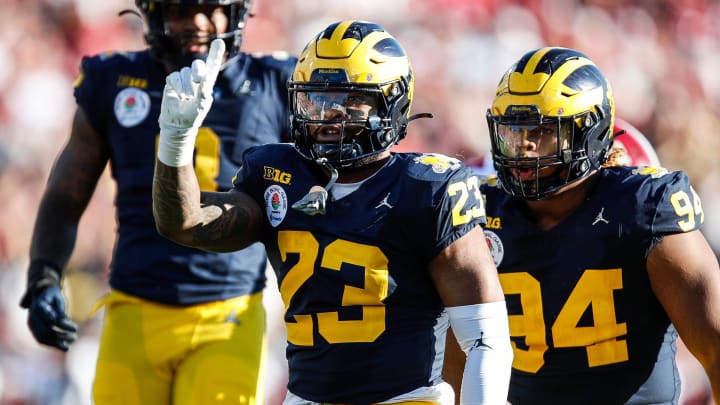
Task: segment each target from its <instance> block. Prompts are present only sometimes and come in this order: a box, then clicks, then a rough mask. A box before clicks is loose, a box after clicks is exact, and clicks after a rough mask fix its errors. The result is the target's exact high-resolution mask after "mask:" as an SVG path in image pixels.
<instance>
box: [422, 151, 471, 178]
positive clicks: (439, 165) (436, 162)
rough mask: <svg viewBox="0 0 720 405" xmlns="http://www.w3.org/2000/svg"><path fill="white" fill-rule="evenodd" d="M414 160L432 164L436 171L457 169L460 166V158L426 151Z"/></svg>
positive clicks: (442, 171) (443, 171)
mask: <svg viewBox="0 0 720 405" xmlns="http://www.w3.org/2000/svg"><path fill="white" fill-rule="evenodd" d="M414 160H415V163H420V164H424V165H428V166H431V167H432V170H433V171H434V172H435V173H445V172H446V171H448V170H455V169H457V168H458V167H460V161H459V160H457V159H455V158H451V157H450V156H445V155H441V154H438V153H426V154H424V155H422V156H418V157H416V158H415V159H414Z"/></svg>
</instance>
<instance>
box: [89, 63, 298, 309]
mask: <svg viewBox="0 0 720 405" xmlns="http://www.w3.org/2000/svg"><path fill="white" fill-rule="evenodd" d="M294 65H295V59H294V58H285V59H284V60H279V59H278V58H275V57H270V56H263V57H260V56H251V55H247V54H241V55H239V56H238V57H237V58H235V59H233V60H232V61H231V62H230V63H229V64H228V66H227V67H226V68H225V69H224V70H223V71H222V72H221V74H220V77H218V80H217V84H216V86H215V90H214V99H215V101H214V103H213V106H212V109H211V110H210V112H209V114H208V116H207V118H206V119H205V121H204V123H203V125H204V126H203V127H202V128H200V130H199V132H198V137H197V142H196V146H195V162H194V163H195V171H196V173H197V176H198V180H199V182H200V186H201V188H202V189H203V190H204V191H215V190H227V189H229V188H230V187H231V186H232V177H233V175H234V174H235V172H236V171H237V169H238V167H239V162H240V158H241V156H242V153H243V152H244V151H245V150H246V149H247V148H249V147H250V146H253V145H257V144H264V143H270V142H278V141H281V140H285V137H287V136H289V121H288V114H289V113H288V106H287V99H288V97H287V89H286V82H287V80H288V78H289V77H290V75H291V73H292V70H293V68H294ZM81 67H82V71H81V75H80V77H79V78H78V80H77V81H76V85H75V98H76V100H77V104H78V106H79V108H81V109H82V110H83V111H84V112H85V115H86V116H87V118H88V121H89V122H90V124H91V125H92V126H93V128H94V129H95V131H97V133H98V134H100V135H101V136H103V137H104V138H105V140H106V142H107V144H108V145H109V148H110V155H111V156H110V165H111V170H112V176H113V178H114V179H115V181H116V183H117V197H116V201H115V204H116V207H117V221H118V239H117V243H116V246H115V251H114V255H113V260H112V265H111V269H112V271H111V274H110V285H111V286H112V287H113V288H115V289H117V290H120V291H122V292H124V293H127V294H131V295H134V296H137V297H141V298H145V299H148V300H151V301H155V302H161V303H166V304H174V305H189V304H196V303H201V302H209V301H215V300H222V299H226V298H230V297H234V296H238V295H242V294H249V293H253V292H257V291H259V290H261V289H262V288H263V287H264V285H265V276H264V268H265V262H266V258H265V254H264V252H263V249H262V246H261V245H259V244H258V245H256V246H252V247H250V248H248V249H247V250H245V251H242V252H235V253H226V254H215V253H207V252H203V251H201V250H197V249H192V248H188V247H184V246H180V245H177V244H175V243H173V242H170V241H169V240H167V239H165V238H163V237H162V236H160V235H159V234H158V233H157V232H156V230H155V222H154V219H153V216H152V195H151V189H152V181H153V169H154V164H155V156H156V151H157V146H156V145H157V140H158V134H159V131H160V129H159V126H158V116H159V114H160V102H161V100H162V91H163V87H164V85H165V76H166V72H165V71H164V70H163V68H162V66H161V65H160V64H158V63H157V62H156V61H155V60H154V59H152V58H151V57H150V54H149V52H148V51H142V52H132V53H109V54H102V55H99V56H93V57H85V58H83V60H82V66H81Z"/></svg>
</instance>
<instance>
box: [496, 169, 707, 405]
mask: <svg viewBox="0 0 720 405" xmlns="http://www.w3.org/2000/svg"><path fill="white" fill-rule="evenodd" d="M482 191H483V194H484V195H485V197H486V203H487V207H486V208H487V216H488V225H487V227H486V230H485V238H486V241H487V243H488V246H489V247H490V249H491V253H492V254H493V258H494V259H495V263H496V265H497V266H498V271H499V273H500V281H501V284H502V287H503V291H504V293H505V299H506V302H507V305H508V314H509V321H510V334H511V339H512V344H513V348H514V352H515V358H514V361H513V372H512V378H511V385H510V394H509V401H510V402H511V403H512V404H513V405H518V404H529V403H530V404H545V403H548V404H604V405H607V404H622V403H675V402H677V399H678V395H679V379H678V374H677V368H676V365H675V360H674V355H675V340H676V338H677V333H676V332H675V330H674V328H673V327H672V325H671V324H670V320H669V318H668V317H667V315H666V313H665V311H664V310H663V308H662V306H661V305H660V303H659V302H658V300H657V299H656V297H655V295H654V294H653V291H652V289H651V286H650V282H649V278H648V274H647V271H646V268H645V259H646V256H647V254H648V252H649V250H650V249H651V248H652V247H653V246H654V244H655V243H657V242H658V241H659V240H660V239H661V238H662V236H663V235H666V234H671V233H678V232H688V231H692V230H694V229H698V228H699V227H700V226H701V224H702V223H703V221H704V216H703V212H702V208H701V205H700V200H699V198H698V196H697V194H696V193H695V192H694V190H693V189H692V187H691V186H690V184H689V180H688V178H687V176H686V175H685V174H684V173H682V172H667V171H665V170H664V169H654V168H632V167H613V168H607V169H603V170H602V171H601V173H600V180H599V183H598V185H597V186H596V188H595V189H594V191H593V192H592V194H591V195H590V196H589V198H588V199H587V200H586V201H585V202H584V204H583V205H582V206H581V207H580V208H578V210H577V211H575V212H574V213H572V214H571V215H570V216H569V217H568V218H566V219H565V220H563V221H562V222H561V223H559V224H558V225H557V226H555V227H554V228H551V229H549V230H542V229H540V228H538V227H537V226H535V225H534V224H533V222H532V221H531V220H530V219H529V218H528V215H527V213H526V211H525V209H524V202H523V201H521V200H517V199H513V198H511V197H509V196H508V195H507V194H506V193H505V192H504V191H503V190H502V189H501V188H499V187H498V186H495V185H492V184H491V183H490V182H489V183H488V184H484V185H483V186H482Z"/></svg>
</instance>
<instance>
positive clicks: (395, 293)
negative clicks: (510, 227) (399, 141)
mask: <svg viewBox="0 0 720 405" xmlns="http://www.w3.org/2000/svg"><path fill="white" fill-rule="evenodd" d="M326 182H327V178H326V176H324V175H323V174H322V172H321V169H320V167H319V166H318V165H317V164H315V163H314V162H311V161H309V160H305V159H303V158H301V157H300V155H299V154H298V153H297V151H296V150H295V149H294V148H293V146H291V145H288V144H280V145H266V146H262V147H258V148H254V149H251V150H250V151H248V153H247V154H246V156H245V159H244V161H243V166H242V169H241V171H240V172H239V173H238V177H237V179H236V182H235V186H236V189H237V190H239V191H243V192H245V193H248V194H249V195H251V196H252V197H253V198H254V199H255V200H256V201H257V202H258V204H260V206H261V207H262V208H263V209H264V210H265V212H266V217H265V222H266V227H265V234H264V237H263V243H264V244H265V246H266V248H267V252H268V257H269V259H270V262H271V263H272V265H273V268H274V269H275V272H276V274H277V278H278V281H279V288H280V293H281V295H282V298H283V301H284V302H285V308H286V312H285V325H286V327H287V332H288V348H287V358H288V362H289V369H290V376H289V384H288V389H289V390H290V391H291V392H293V393H294V394H296V395H298V396H300V397H302V398H304V399H307V400H312V401H317V402H331V403H353V404H368V403H373V402H379V401H382V400H385V399H388V398H391V397H393V396H396V395H399V394H402V393H406V392H409V391H412V390H414V389H416V388H418V387H422V386H429V385H432V384H436V383H438V382H440V368H441V365H442V356H443V353H444V350H443V347H444V333H445V331H446V328H447V323H446V322H441V321H440V319H439V316H440V315H441V312H442V309H443V306H442V303H441V301H440V298H439V296H438V294H437V292H436V290H435V288H434V285H433V283H432V280H431V278H430V275H429V272H428V265H429V263H430V261H431V260H432V259H433V258H434V257H436V255H437V254H438V253H439V252H440V251H442V250H443V249H444V248H445V247H447V246H448V245H450V244H451V243H452V242H453V241H455V240H457V239H458V238H460V237H461V236H462V235H464V234H466V233H467V232H468V231H470V230H471V229H472V228H473V227H475V226H477V225H478V224H481V223H484V220H485V216H484V210H483V208H482V198H481V196H480V193H479V187H478V179H477V177H475V176H472V175H471V173H470V171H469V169H467V168H466V167H465V166H463V165H462V164H461V163H460V162H459V161H458V160H456V159H452V158H449V157H446V156H443V155H434V154H428V155H423V154H394V155H393V156H392V158H391V159H390V161H389V162H388V164H387V165H386V166H385V167H384V168H383V169H381V170H380V171H379V172H377V173H376V174H375V175H374V176H372V177H371V178H369V179H367V180H366V181H364V182H363V183H362V184H361V185H360V186H359V188H358V189H357V190H355V191H354V192H352V193H351V194H349V195H347V196H345V197H343V198H340V199H338V200H332V199H331V200H329V201H328V205H327V209H326V213H325V214H324V215H315V216H309V215H307V214H304V213H302V212H300V211H298V210H295V209H293V208H291V206H292V204H293V203H295V202H296V201H298V200H300V199H302V198H303V196H304V195H305V194H306V193H307V192H308V190H309V189H310V188H311V187H312V186H313V185H324V184H325V183H326Z"/></svg>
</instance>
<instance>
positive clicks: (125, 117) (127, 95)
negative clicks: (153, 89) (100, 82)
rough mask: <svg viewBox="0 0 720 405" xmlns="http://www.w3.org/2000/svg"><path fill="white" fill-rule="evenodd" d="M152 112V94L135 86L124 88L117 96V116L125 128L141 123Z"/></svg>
mask: <svg viewBox="0 0 720 405" xmlns="http://www.w3.org/2000/svg"><path fill="white" fill-rule="evenodd" d="M148 113H150V96H148V94H147V93H146V92H144V91H143V90H140V89H138V88H135V87H128V88H126V89H122V90H121V91H120V92H119V93H118V94H117V96H115V117H116V118H117V120H118V122H119V123H120V125H122V126H124V127H125V128H129V127H134V126H135V125H137V124H139V123H141V122H142V121H143V120H144V119H145V118H146V117H147V116H148Z"/></svg>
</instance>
